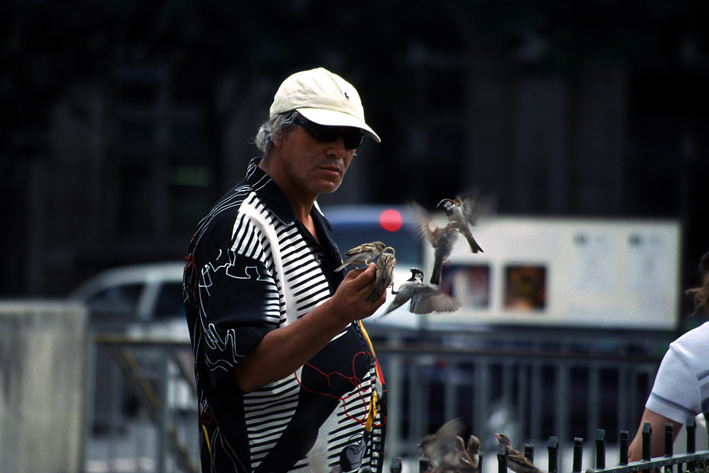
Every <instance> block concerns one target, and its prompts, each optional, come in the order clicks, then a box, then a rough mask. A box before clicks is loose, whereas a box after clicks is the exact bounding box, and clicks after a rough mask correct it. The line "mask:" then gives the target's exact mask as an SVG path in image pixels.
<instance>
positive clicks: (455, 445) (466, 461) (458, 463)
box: [418, 419, 540, 473]
mask: <svg viewBox="0 0 709 473" xmlns="http://www.w3.org/2000/svg"><path fill="white" fill-rule="evenodd" d="M462 431H463V423H462V422H461V421H460V419H453V420H449V421H448V422H446V423H445V424H443V425H442V426H441V428H439V429H438V430H437V431H436V433H434V434H430V435H426V436H425V437H424V438H423V439H421V443H419V444H418V448H419V449H420V450H421V453H422V455H423V456H424V457H425V458H426V459H428V466H429V469H428V470H427V471H428V473H444V472H445V473H479V471H480V440H479V439H478V438H477V437H476V436H475V435H471V436H470V437H469V438H468V442H467V445H464V443H463V438H462V437H461V433H462ZM495 437H496V438H497V441H498V443H499V445H500V448H505V449H506V450H507V466H508V468H509V469H510V470H512V471H514V472H515V473H540V470H539V468H537V467H536V466H534V463H532V461H531V460H529V459H528V458H527V457H525V456H524V455H522V454H521V453H520V452H518V451H517V450H515V449H514V448H512V445H511V444H510V439H509V438H508V437H507V436H506V435H504V434H495Z"/></svg>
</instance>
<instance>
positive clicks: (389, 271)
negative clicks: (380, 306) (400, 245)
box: [367, 246, 396, 302]
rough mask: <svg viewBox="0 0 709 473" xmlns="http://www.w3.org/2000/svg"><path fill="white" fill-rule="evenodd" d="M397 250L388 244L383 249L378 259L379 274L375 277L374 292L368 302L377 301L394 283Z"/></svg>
mask: <svg viewBox="0 0 709 473" xmlns="http://www.w3.org/2000/svg"><path fill="white" fill-rule="evenodd" d="M395 254H396V251H394V248H392V247H391V246H387V247H386V248H384V250H382V254H381V255H379V259H378V260H377V268H376V270H377V274H376V276H375V279H374V287H373V288H372V292H370V293H369V296H367V302H374V301H376V300H377V299H378V298H379V296H380V295H381V293H382V291H385V290H386V288H388V287H389V286H391V285H392V284H393V283H394V266H395V265H396V256H395Z"/></svg>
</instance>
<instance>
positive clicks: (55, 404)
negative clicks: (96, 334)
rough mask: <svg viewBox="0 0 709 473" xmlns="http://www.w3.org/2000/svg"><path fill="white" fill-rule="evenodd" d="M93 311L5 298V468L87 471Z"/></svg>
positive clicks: (0, 371) (0, 414)
mask: <svg viewBox="0 0 709 473" xmlns="http://www.w3.org/2000/svg"><path fill="white" fill-rule="evenodd" d="M85 321H86V310H85V309H84V307H83V306H81V305H77V304H69V303H66V302H59V301H56V302H53V301H43V302H29V301H22V302H20V301H17V302H15V301H0V471H3V472H13V473H60V472H61V473H64V472H66V473H69V472H72V473H76V472H80V471H82V465H81V464H82V460H83V458H82V457H83V453H82V448H81V445H82V435H83V428H84V407H83V406H84V395H85V388H84V371H85V370H84V364H85V362H84V360H85V356H84V352H85V346H86V343H85Z"/></svg>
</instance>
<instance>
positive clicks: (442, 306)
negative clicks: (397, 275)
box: [384, 268, 461, 315]
mask: <svg viewBox="0 0 709 473" xmlns="http://www.w3.org/2000/svg"><path fill="white" fill-rule="evenodd" d="M391 293H392V294H394V300H393V301H392V302H391V303H390V304H389V307H388V308H387V310H386V312H384V315H386V314H388V313H389V312H391V311H392V310H394V309H397V308H399V307H401V306H402V305H404V304H406V303H407V302H408V301H411V303H410V304H409V311H410V312H411V313H412V314H430V313H431V312H454V311H456V310H458V309H459V308H460V305H461V304H460V302H459V301H458V300H457V299H456V298H454V297H452V296H450V295H448V294H446V293H445V292H443V291H441V290H440V289H438V288H436V287H433V286H429V285H427V284H424V282H423V271H421V270H420V269H418V268H411V277H410V278H409V279H407V280H406V281H405V282H404V283H402V284H401V286H399V289H398V290H397V291H395V290H393V289H392V291H391Z"/></svg>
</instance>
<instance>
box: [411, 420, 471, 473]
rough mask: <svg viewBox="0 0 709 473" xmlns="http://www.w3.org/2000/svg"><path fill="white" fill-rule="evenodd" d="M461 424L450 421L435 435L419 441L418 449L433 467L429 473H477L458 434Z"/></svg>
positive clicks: (458, 421) (456, 421)
mask: <svg viewBox="0 0 709 473" xmlns="http://www.w3.org/2000/svg"><path fill="white" fill-rule="evenodd" d="M462 430H463V423H462V422H461V421H460V419H452V420H449V421H448V422H446V423H445V424H443V425H442V426H441V428H440V429H438V430H437V431H436V433H435V434H430V435H426V436H425V437H424V438H423V439H421V443H419V444H418V448H419V449H420V450H421V453H422V454H423V455H424V456H425V457H426V458H428V461H429V463H430V464H431V466H432V467H433V469H432V470H431V473H442V472H453V473H477V471H478V469H477V467H476V466H475V465H474V463H473V460H472V459H471V458H470V456H469V455H468V452H467V451H466V450H465V446H464V445H463V439H462V438H461V437H460V434H461V432H462Z"/></svg>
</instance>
